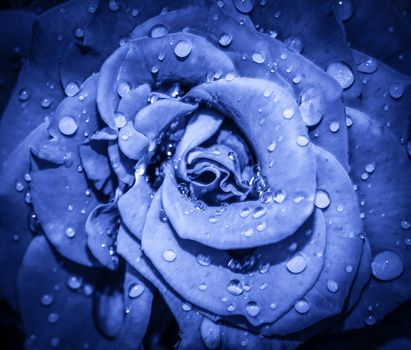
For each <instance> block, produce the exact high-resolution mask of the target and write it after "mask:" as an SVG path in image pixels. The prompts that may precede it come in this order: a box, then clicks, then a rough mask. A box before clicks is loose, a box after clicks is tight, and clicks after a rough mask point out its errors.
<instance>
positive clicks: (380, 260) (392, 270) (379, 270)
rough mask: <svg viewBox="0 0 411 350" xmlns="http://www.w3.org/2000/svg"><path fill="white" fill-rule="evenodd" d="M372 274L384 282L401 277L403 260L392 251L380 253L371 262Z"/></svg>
mask: <svg viewBox="0 0 411 350" xmlns="http://www.w3.org/2000/svg"><path fill="white" fill-rule="evenodd" d="M371 271H372V274H373V275H374V276H375V277H376V278H378V279H379V280H382V281H390V280H393V279H395V278H397V277H399V276H400V275H401V273H402V271H403V264H402V261H401V258H400V257H399V256H398V254H397V253H395V252H394V251H392V250H383V251H381V252H379V253H378V254H377V255H376V256H375V257H374V259H373V260H372V262H371Z"/></svg>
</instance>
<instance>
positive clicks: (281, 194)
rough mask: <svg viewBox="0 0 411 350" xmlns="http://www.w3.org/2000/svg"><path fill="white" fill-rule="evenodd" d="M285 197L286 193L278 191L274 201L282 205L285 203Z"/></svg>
mask: <svg viewBox="0 0 411 350" xmlns="http://www.w3.org/2000/svg"><path fill="white" fill-rule="evenodd" d="M285 197H286V194H285V192H284V191H282V190H278V191H277V192H275V194H274V198H273V199H274V202H276V203H278V204H281V203H282V202H284V201H285Z"/></svg>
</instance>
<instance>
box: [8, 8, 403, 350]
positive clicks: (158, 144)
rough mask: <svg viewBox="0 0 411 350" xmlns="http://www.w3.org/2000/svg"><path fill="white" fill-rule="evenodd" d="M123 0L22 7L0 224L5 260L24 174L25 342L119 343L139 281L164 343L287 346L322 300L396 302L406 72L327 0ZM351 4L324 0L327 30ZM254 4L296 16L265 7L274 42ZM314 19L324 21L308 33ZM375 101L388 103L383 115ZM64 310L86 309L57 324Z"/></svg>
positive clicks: (131, 327)
mask: <svg viewBox="0 0 411 350" xmlns="http://www.w3.org/2000/svg"><path fill="white" fill-rule="evenodd" d="M167 5H169V4H167ZM141 6H143V7H134V6H132V5H129V4H127V3H119V2H116V1H110V2H109V3H107V4H105V3H103V4H100V6H98V7H96V6H95V5H94V4H79V3H78V2H73V3H69V4H66V5H63V6H61V7H59V8H56V9H55V10H52V11H51V12H50V13H47V14H45V15H43V17H42V18H41V19H40V20H39V21H38V22H37V28H36V31H35V38H37V39H38V40H44V45H36V46H34V48H33V55H32V56H33V60H32V63H31V65H30V66H29V67H28V68H26V70H25V71H23V72H22V76H21V78H20V81H19V83H18V86H17V87H16V96H15V97H14V99H13V98H12V100H11V103H10V104H9V106H8V109H7V111H6V113H5V116H4V121H3V124H2V128H3V130H7V132H6V131H4V132H3V134H4V135H5V137H4V140H5V141H3V142H4V144H2V151H3V153H4V154H5V156H4V157H5V159H6V161H5V163H4V165H3V170H2V174H5V175H4V178H5V179H6V181H5V183H3V184H2V198H5V200H7V201H8V203H11V205H10V204H9V205H8V206H7V207H4V208H3V209H2V210H3V211H4V212H2V222H3V220H4V222H5V223H6V230H7V231H8V232H7V234H8V235H10V237H13V235H15V234H16V233H17V232H18V233H19V235H18V239H19V243H17V244H16V243H13V244H14V245H11V247H12V248H11V249H10V248H9V247H10V246H9V245H7V250H8V254H9V256H11V257H12V259H13V262H15V265H16V266H18V265H19V264H20V262H21V256H22V254H23V253H24V250H25V248H26V247H27V245H28V244H29V242H30V235H29V234H27V233H26V234H22V232H25V231H26V229H25V222H24V219H23V220H22V219H20V218H24V217H25V215H27V214H26V213H27V211H28V210H29V208H30V206H29V207H27V206H26V204H24V202H23V201H22V198H21V194H22V193H25V190H26V189H27V188H29V189H30V192H29V193H30V194H29V195H27V194H26V195H25V198H26V202H29V204H30V203H31V202H32V204H33V209H34V214H33V215H34V216H33V215H31V217H32V219H35V218H38V222H37V221H35V220H33V221H32V226H33V227H32V229H33V231H34V232H36V233H37V234H39V233H41V235H37V236H36V237H35V238H34V239H33V240H31V242H30V244H29V246H28V248H27V251H26V253H25V257H24V259H23V261H22V265H21V268H20V271H19V275H18V290H19V304H20V307H21V310H22V316H23V321H24V324H25V327H26V328H27V331H28V334H31V333H34V334H35V335H36V336H35V337H29V339H28V341H29V343H30V344H32V345H33V346H34V347H41V348H43V347H45V346H49V345H50V344H51V345H59V344H63V345H65V344H68V346H71V347H73V348H78V347H80V346H83V345H84V344H89V345H90V346H92V347H103V346H115V347H120V348H124V347H134V346H137V345H138V344H139V343H140V342H141V339H142V337H143V335H144V332H145V328H146V325H147V322H148V317H149V312H150V310H149V309H150V307H149V304H150V303H151V298H152V296H151V292H150V289H151V285H153V286H154V287H155V288H156V289H158V290H159V291H160V293H161V294H162V296H163V298H164V299H165V300H166V302H167V304H168V306H169V308H170V309H171V311H172V312H173V314H174V316H175V317H176V319H177V321H178V323H179V326H180V329H181V330H182V332H183V338H182V340H181V343H180V346H181V348H185V347H187V348H193V347H196V348H198V347H201V346H205V347H206V348H216V347H218V346H221V347H222V348H238V347H239V346H240V345H241V346H244V347H249V348H256V347H258V348H259V347H267V348H276V347H279V346H282V345H281V344H282V343H284V344H285V345H284V344H283V345H284V346H288V347H293V346H296V345H297V344H298V343H299V342H301V341H302V340H305V339H307V338H308V337H310V336H312V335H313V334H315V333H316V332H319V331H321V330H322V329H323V328H324V327H325V325H328V326H329V322H330V321H331V320H332V321H334V323H333V324H334V325H335V326H334V327H335V329H336V330H346V329H352V328H358V327H363V326H364V325H366V324H368V325H371V324H373V323H375V322H376V321H377V320H378V319H381V318H382V317H383V316H384V315H385V314H386V313H387V312H389V311H390V310H391V309H392V308H393V307H395V306H396V305H398V304H399V303H400V302H402V301H404V300H406V299H407V298H408V294H409V291H408V286H407V278H408V276H407V264H408V260H409V259H407V257H406V249H407V247H406V245H407V243H408V240H407V237H406V236H404V234H403V231H404V230H406V229H408V228H409V224H408V221H407V220H408V217H407V215H409V210H408V207H409V204H408V203H409V200H408V199H409V195H410V193H409V190H407V189H406V188H405V186H403V185H402V182H401V179H402V178H407V176H406V175H407V174H408V173H409V171H410V170H409V160H408V159H407V156H406V153H405V152H404V150H403V149H401V148H402V147H404V146H403V145H401V144H398V142H396V141H395V140H394V139H393V136H392V135H396V136H397V137H398V136H402V137H406V136H407V135H406V134H404V133H405V132H406V131H407V130H408V120H404V119H400V118H399V117H396V116H397V113H398V114H399V113H400V112H402V111H403V110H406V108H407V106H408V103H409V102H408V101H409V92H408V90H407V89H406V87H407V86H408V85H407V84H408V80H407V78H406V77H404V76H401V75H399V74H398V73H395V72H394V71H392V70H390V68H388V67H386V66H384V65H383V64H382V63H377V61H376V60H374V59H371V58H369V57H368V56H365V55H364V54H362V53H360V52H357V51H351V50H350V49H348V47H347V46H346V41H345V40H342V37H341V34H340V31H339V30H340V29H339V27H338V26H337V25H334V22H333V21H335V17H334V15H333V13H332V11H331V7H330V6H331V5H330V4H326V5H321V6H318V7H316V6H313V8H312V9H311V10H312V11H313V13H314V14H315V16H317V17H320V18H321V20H319V21H315V20H314V19H313V25H314V24H315V25H316V27H315V29H312V30H311V31H309V30H307V31H304V30H301V28H300V27H303V26H304V25H305V24H303V23H302V22H301V23H300V22H298V21H297V19H298V18H299V17H298V15H297V14H296V13H295V11H294V9H289V8H288V6H287V5H286V4H285V3H284V4H276V5H273V4H254V5H253V3H252V2H249V1H234V2H233V4H231V2H226V3H224V2H221V1H218V2H217V3H215V4H214V3H208V2H207V3H204V4H200V5H190V4H181V5H175V6H176V7H175V8H171V7H169V8H168V10H167V11H165V10H163V11H162V14H160V15H158V14H159V12H160V9H161V8H162V4H159V5H156V6H158V7H156V6H153V5H152V4H145V5H141ZM276 6H279V9H281V10H282V11H283V14H279V13H278V12H277V9H276ZM340 6H342V5H340ZM354 9H355V11H354V12H353V13H352V14H351V13H350V11H349V10H350V8H348V10H347V7H346V6H343V7H341V8H336V9H335V11H336V12H337V14H338V16H337V18H338V20H346V19H349V20H348V21H347V32H348V33H350V31H353V32H354V33H355V30H356V26H357V25H358V23H361V21H362V18H363V17H362V15H361V14H363V12H364V9H363V8H362V7H361V5H358V7H354ZM307 10H308V9H307ZM351 10H352V9H351ZM290 11H291V12H290ZM73 13H75V18H76V20H75V22H76V23H74V22H73V19H72V15H73ZM273 15H274V18H276V17H277V18H281V19H280V22H281V21H282V18H285V20H286V21H287V23H289V22H291V23H296V24H295V26H296V27H295V28H292V29H289V28H286V27H283V26H282V25H281V23H280V24H276V25H275V27H274V28H276V29H277V30H278V31H279V32H280V35H281V36H282V39H284V40H283V41H284V43H282V42H281V41H279V40H277V39H275V35H276V34H275V33H274V32H273V31H271V32H270V29H272V28H271V27H270V26H271V25H272V23H271V21H272V16H273ZM320 15H321V16H322V17H321V16H320ZM350 17H352V18H350ZM357 17H359V18H357ZM125 18H126V19H127V21H130V22H127V21H125ZM250 18H251V19H254V23H255V24H256V25H258V29H260V31H263V32H264V33H259V32H258V31H255V28H254V26H253V25H252V22H251V21H250ZM294 18H295V19H296V21H295V22H294V21H293V20H291V19H294ZM182 19H184V21H182ZM49 21H50V23H49ZM65 21H66V22H65ZM351 21H352V22H351ZM106 23H111V25H110V26H108V25H106ZM113 25H114V27H113ZM323 25H325V26H327V29H329V30H330V33H329V36H328V35H320V36H319V37H318V40H323V41H324V42H320V44H321V45H320V44H318V43H317V42H316V44H312V40H311V37H309V35H310V34H312V33H315V32H316V30H319V29H320V28H321V26H323ZM284 26H285V24H284ZM50 28H53V30H52V31H51V32H50V31H49V29H50ZM186 28H188V29H186ZM54 29H55V30H54ZM279 29H280V30H279ZM130 32H131V34H130ZM72 33H74V37H75V40H76V41H75V42H73V43H71V44H70V40H69V39H68V38H70V39H71V38H72ZM267 33H268V34H269V35H268V34H267ZM298 33H300V34H298ZM301 33H302V34H301ZM297 34H298V35H297ZM126 36H128V39H127V38H124V37H126ZM102 38H104V40H102ZM120 38H121V40H120V44H121V45H120V47H119V48H117V43H118V41H117V40H118V39H120ZM56 39H57V43H60V44H56V41H55V40H56ZM116 39H117V40H116ZM366 39H367V38H366ZM366 39H364V42H361V40H359V41H357V45H358V46H357V47H358V48H360V49H362V48H367V47H368V45H367V46H365V47H363V46H361V45H362V44H363V43H365V44H368V42H367V40H366ZM351 40H354V41H356V40H358V39H356V38H353V39H351ZM51 43H52V44H51ZM250 43H252V45H250ZM399 45H400V44H399ZM330 48H332V50H330ZM370 48H371V49H372V53H373V54H375V55H376V56H378V57H380V58H384V55H385V52H384V55H382V54H380V53H379V51H378V49H379V48H378V47H377V48H374V47H373V46H372V45H370ZM318 51H319V52H318ZM300 52H302V54H303V55H305V56H306V57H307V58H305V57H304V56H303V55H302V54H301V53H300ZM387 56H388V55H387ZM51 58H52V59H51ZM59 59H61V60H62V62H61V66H59V65H60V61H59ZM310 60H312V61H310ZM314 63H315V64H314ZM394 64H395V62H394ZM376 65H378V68H376ZM323 69H325V70H326V72H324V71H323ZM404 69H407V68H404ZM58 72H60V79H61V83H62V85H63V86H64V88H65V89H64V90H65V94H66V95H67V96H68V97H66V98H65V99H63V98H62V94H61V91H60V88H59V87H58V86H59V82H58V81H56V77H57V73H58ZM93 72H99V73H98V74H92V73H93ZM45 81H47V84H46V83H45ZM41 82H44V83H41ZM46 89H47V90H46ZM381 91H383V92H381ZM377 93H378V94H383V96H382V97H381V101H383V100H384V99H385V100H386V101H384V102H381V103H382V104H384V106H383V107H382V108H380V107H381V106H379V105H378V104H377V103H376V102H375V94H377ZM360 94H361V95H360ZM384 94H385V95H384ZM371 96H372V97H371ZM17 97H19V100H20V101H18V102H17V100H18V99H17ZM147 101H148V102H147ZM377 106H378V110H377ZM21 107H23V112H21ZM344 107H345V108H344ZM39 111H40V112H39ZM44 111H50V112H49V113H47V114H48V115H47V119H46V121H45V122H44V123H42V122H41V121H42V120H43V118H44ZM381 111H383V112H381ZM381 113H385V114H387V113H392V114H390V116H391V118H392V119H391V120H389V121H388V122H389V124H386V126H385V127H384V126H382V125H381V120H379V119H378V118H375V117H374V115H380V114H381ZM27 114H28V115H29V118H27V117H26V115H27ZM16 116H17V117H16ZM12 117H13V118H19V119H17V120H16V119H14V120H12V119H11V118H12ZM21 117H25V118H26V119H25V120H24V121H22V120H20V119H21ZM380 119H381V118H380ZM13 123H14V124H13ZM27 124H28V125H27ZM12 126H13V127H12ZM31 129H34V130H33V131H31ZM10 130H12V131H13V132H10ZM30 131H31V133H30V134H29V132H30ZM26 135H28V136H27V137H26V138H25V139H24V137H25V136H26ZM22 140H23V141H22ZM381 143H382V144H383V145H384V146H385V150H384V152H382V153H378V152H376V147H377V146H378V147H380V145H381ZM403 144H404V142H403ZM397 148H398V150H397ZM397 168H401V169H402V171H403V172H406V174H405V175H403V174H399V173H398V171H397ZM348 169H351V170H350V172H349V173H348ZM25 173H26V175H24V174H25ZM27 174H28V175H27ZM349 175H350V176H349ZM350 177H351V179H350ZM391 179H395V180H396V181H395V182H394V183H393V181H392V180H391ZM353 183H354V184H355V187H354V189H353ZM374 191H375V192H374ZM387 193H388V194H389V196H390V197H392V200H393V201H395V202H399V204H398V205H397V206H396V207H395V208H392V204H391V203H390V204H388V203H386V201H385V200H382V199H381V198H382V195H381V194H384V195H386V194H387ZM10 201H12V202H10ZM358 203H359V204H360V207H361V208H362V207H364V209H361V213H360V209H359V208H358ZM10 211H11V212H10ZM15 212H18V213H19V218H18V220H17V221H14V220H10V217H11V215H12V213H13V214H14V213H15ZM3 218H4V219H3ZM360 218H361V219H363V220H360ZM381 227H385V228H386V230H387V231H389V233H385V232H384V236H383V237H384V238H382V237H381V235H382V233H381ZM43 233H44V236H45V237H46V238H47V240H46V239H45V238H44V236H43V235H42V234H43ZM377 235H378V236H379V237H377ZM402 241H403V242H405V244H403V243H402ZM397 242H400V244H397ZM50 245H52V246H53V247H54V248H53V249H51V248H50ZM370 248H371V249H370ZM16 250H17V252H18V253H19V254H16V253H15V251H16ZM121 257H122V258H124V261H123V260H122V258H121ZM73 262H74V263H76V264H77V265H75V266H74V265H73ZM9 264H10V265H11V263H9ZM80 265H81V266H80ZM103 266H104V267H105V269H102V267H103ZM125 269H126V273H125V274H124V270H125ZM8 270H10V269H8ZM11 270H12V269H11ZM110 270H111V271H112V272H110ZM48 271H52V272H54V273H48ZM370 272H372V277H371V279H369V275H370ZM33 275H34V276H36V278H37V279H39V280H41V281H42V288H39V286H37V285H36V286H34V285H33V282H32V281H33ZM142 276H144V277H142ZM144 278H146V279H147V280H148V281H150V282H147V281H146V279H144ZM387 281H390V282H389V283H388V282H387ZM63 282H64V283H63ZM2 284H3V283H2ZM36 284H37V283H36ZM62 285H64V286H62ZM55 286H58V292H53V288H55ZM28 291H30V292H31V293H28ZM33 294H34V295H35V297H33ZM123 294H124V295H123ZM91 295H92V298H90V296H91ZM382 296H383V297H382ZM92 299H94V308H95V311H94V312H95V315H96V321H97V327H98V329H99V331H100V332H101V333H103V334H104V335H105V336H107V337H109V340H108V339H106V338H104V337H101V336H100V333H99V332H98V331H96V329H95V325H94V323H93V320H92V319H91V311H90V310H91V303H92V301H93V300H92ZM39 300H40V301H41V303H40V302H39ZM67 300H70V302H67ZM42 305H43V306H42ZM48 308H50V309H48ZM31 310H33V311H31ZM124 310H127V313H126V316H123V312H124ZM79 312H81V319H86V316H87V322H86V326H85V325H84V324H81V327H82V328H81V329H78V328H76V327H75V326H73V327H67V325H66V324H65V322H63V321H64V320H66V321H68V320H72V319H74V316H73V313H75V314H77V313H79ZM341 315H343V316H344V317H340V316H341ZM337 321H338V322H337ZM47 322H48V323H51V324H53V326H49V325H46V323H47ZM336 322H337V323H336ZM73 333H75V334H76V335H78V336H76V338H75V339H73V337H72V335H73ZM259 335H260V336H259ZM96 344H97V345H96Z"/></svg>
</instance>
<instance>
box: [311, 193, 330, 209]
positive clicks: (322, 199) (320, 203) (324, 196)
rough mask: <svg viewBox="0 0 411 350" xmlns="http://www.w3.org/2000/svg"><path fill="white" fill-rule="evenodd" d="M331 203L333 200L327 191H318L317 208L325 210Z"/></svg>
mask: <svg viewBox="0 0 411 350" xmlns="http://www.w3.org/2000/svg"><path fill="white" fill-rule="evenodd" d="M330 203H331V199H330V196H329V195H328V192H327V191H324V190H318V191H317V192H316V194H315V201H314V204H315V206H316V207H317V208H319V209H325V208H327V207H328V206H329V205H330Z"/></svg>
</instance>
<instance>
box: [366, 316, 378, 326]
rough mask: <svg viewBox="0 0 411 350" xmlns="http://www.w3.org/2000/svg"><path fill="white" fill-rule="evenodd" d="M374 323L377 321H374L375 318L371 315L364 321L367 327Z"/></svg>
mask: <svg viewBox="0 0 411 350" xmlns="http://www.w3.org/2000/svg"><path fill="white" fill-rule="evenodd" d="M375 322H377V320H376V319H375V316H373V315H368V316H367V318H366V319H365V323H366V324H367V325H368V326H372V325H373V324H375Z"/></svg>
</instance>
